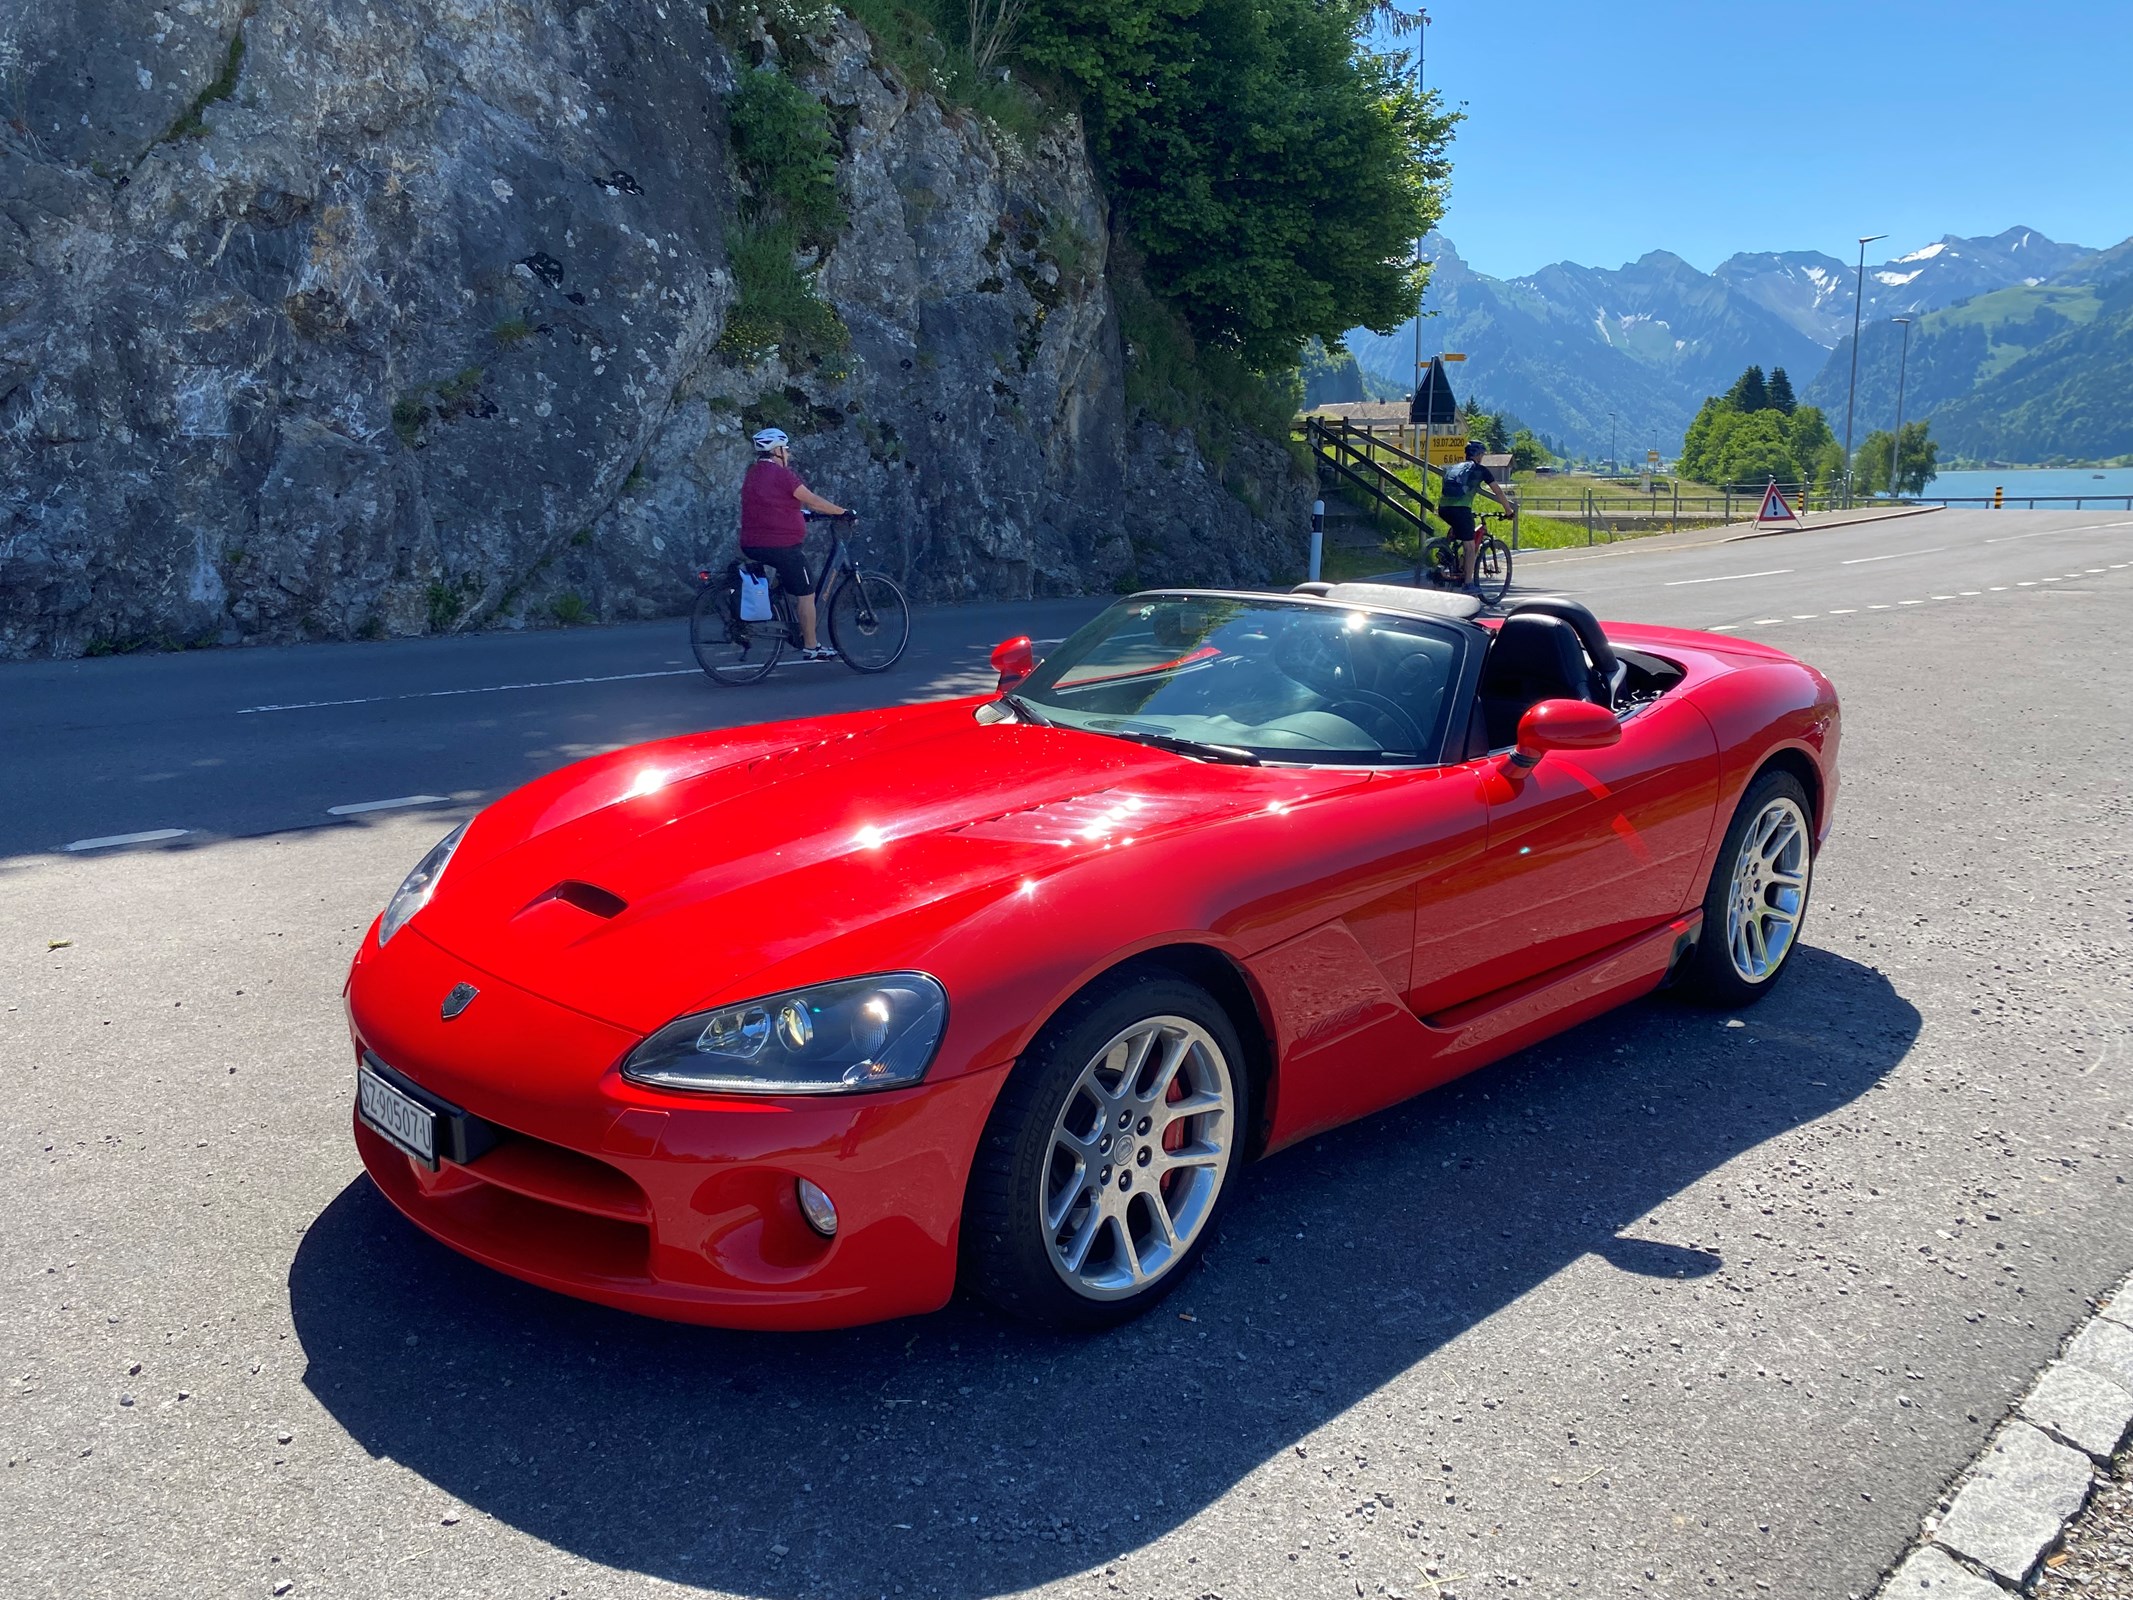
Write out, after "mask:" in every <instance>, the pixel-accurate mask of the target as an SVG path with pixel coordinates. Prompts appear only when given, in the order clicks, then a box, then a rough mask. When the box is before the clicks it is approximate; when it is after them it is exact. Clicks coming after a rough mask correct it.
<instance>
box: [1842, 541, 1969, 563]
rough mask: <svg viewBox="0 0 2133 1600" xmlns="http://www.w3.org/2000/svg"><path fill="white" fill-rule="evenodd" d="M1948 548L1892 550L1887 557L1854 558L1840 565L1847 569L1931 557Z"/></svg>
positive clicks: (1941, 546)
mask: <svg viewBox="0 0 2133 1600" xmlns="http://www.w3.org/2000/svg"><path fill="white" fill-rule="evenodd" d="M1947 548H1948V547H1947V546H1946V545H1944V544H1934V545H1928V546H1926V548H1925V549H1923V550H1891V551H1890V552H1889V553H1888V554H1887V555H1885V556H1853V557H1852V558H1851V560H1849V561H1845V562H1841V563H1839V564H1840V565H1842V566H1847V567H1856V566H1862V565H1864V564H1865V563H1866V562H1869V561H1894V560H1895V559H1896V558H1897V557H1898V556H1930V555H1934V554H1937V553H1938V552H1940V551H1942V550H1945V549H1947Z"/></svg>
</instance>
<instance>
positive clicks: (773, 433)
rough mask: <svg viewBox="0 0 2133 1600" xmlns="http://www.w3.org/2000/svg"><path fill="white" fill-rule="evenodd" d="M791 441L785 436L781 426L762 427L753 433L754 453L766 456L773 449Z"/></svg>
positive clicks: (781, 447)
mask: <svg viewBox="0 0 2133 1600" xmlns="http://www.w3.org/2000/svg"><path fill="white" fill-rule="evenodd" d="M791 443H792V440H791V439H789V438H787V437H786V434H785V430H784V429H783V428H764V429H762V430H760V431H759V432H758V433H757V434H756V435H755V450H756V454H757V455H761V456H767V455H769V454H770V452H771V451H773V450H781V449H783V448H784V447H785V446H787V445H789V444H791Z"/></svg>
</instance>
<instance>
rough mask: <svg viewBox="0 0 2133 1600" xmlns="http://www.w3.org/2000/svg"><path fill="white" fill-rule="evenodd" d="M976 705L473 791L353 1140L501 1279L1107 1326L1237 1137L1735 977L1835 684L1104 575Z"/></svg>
mask: <svg viewBox="0 0 2133 1600" xmlns="http://www.w3.org/2000/svg"><path fill="white" fill-rule="evenodd" d="M994 662H995V664H996V665H997V666H998V667H999V669H1000V671H1001V677H1002V682H1001V687H1000V690H999V692H997V693H994V694H990V695H985V696H981V697H977V698H973V699H964V700H954V701H948V702H945V703H940V704H933V705H924V706H915V707H893V708H889V709H884V710H875V711H864V712H858V713H854V714H851V715H846V716H833V717H823V718H819V719H814V720H808V721H800V722H786V723H779V724H776V725H773V726H767V727H753V728H738V729H732V730H728V731H723V732H716V733H704V734H697V735H692V736H689V737H685V738H679V739H669V740H664V741H661V742H659V743H656V744H648V745H643V746H639V747H637V748H635V749H631V750H624V751H619V752H617V753H615V754H613V755H608V756H602V757H599V758H597V759H594V760H591V761H586V762H581V763H579V764H578V765H576V766H573V767H568V768H565V769H564V770H562V771H559V772H555V773H552V774H551V775H549V776H548V777H545V778H543V779H541V780H540V781H538V782H536V783H533V784H530V785H528V786H527V787H526V788H523V789H521V790H519V791H518V792H517V793H515V794H512V795H509V796H507V797H506V798H504V799H502V800H499V801H498V802H496V803H495V804H494V805H492V806H490V807H489V808H488V809H487V810H485V811H483V812H482V813H481V814H480V815H478V816H477V817H475V818H474V819H473V820H472V821H471V822H469V823H467V824H466V825H465V826H463V827H461V828H459V829H457V830H455V831H454V832H453V833H452V834H451V835H450V836H449V837H447V838H446V839H444V840H443V841H442V842H441V843H439V844H438V845H437V847H436V848H435V849H433V850H432V851H431V852H430V853H429V855H428V856H426V857H425V858H424V859H423V860H422V862H421V864H420V865H418V866H417V867H416V868H415V870H414V872H413V873H411V874H410V875H409V877H408V879H407V881H406V883H405V884H404V885H403V886H402V887H401V889H400V891H399V892H398V893H397V894H396V895H395V896H394V897H393V899H392V901H391V903H390V904H389V905H388V906H387V907H386V909H385V912H384V914H383V915H382V916H381V917H380V918H379V920H378V922H377V924H376V926H375V927H373V928H372V929H371V931H370V932H369V934H368V936H366V937H365V938H364V940H363V942H362V948H361V951H360V953H359V954H358V955H357V957H356V960H355V965H354V968H353V970H352V971H351V972H350V974H349V980H348V990H347V994H348V1014H349V1021H350V1025H351V1029H352V1031H353V1034H354V1042H355V1054H356V1110H355V1137H356V1143H357V1145H358V1147H359V1148H360V1149H361V1152H362V1157H363V1162H364V1164H365V1166H367V1167H368V1168H369V1170H370V1174H371V1176H372V1178H374V1179H375V1180H376V1182H377V1185H378V1187H379V1188H380V1189H382V1190H383V1191H384V1192H385V1194H386V1196H387V1197H388V1198H389V1199H390V1200H391V1201H392V1203H393V1204H394V1205H396V1206H397V1207H399V1209H400V1210H401V1211H403V1212H405V1213H406V1214H407V1216H408V1217H409V1218H411V1219H412V1220H413V1221H414V1222H415V1223H416V1224H417V1225H419V1226H420V1227H422V1228H424V1229H426V1230H427V1231H428V1232H430V1233H431V1234H433V1235H435V1236H436V1237H437V1238H438V1239H441V1240H442V1241H444V1242H445V1243H446V1244H448V1245H450V1246H452V1247H453V1248H454V1249H457V1250H460V1251H463V1252H465V1253H466V1254H468V1255H470V1256H473V1257H475V1258H476V1259H477V1260H480V1261H485V1262H487V1263H489V1264H490V1265H491V1266H494V1267H497V1268H499V1269H501V1270H502V1271H504V1272H508V1273H511V1274H513V1275H514V1276H517V1277H520V1278H524V1279H526V1280H528V1281H530V1282H533V1283H537V1284H542V1285H545V1286H547V1287H549V1288H552V1289H559V1290H561V1291H563V1292H564V1293H566V1294H573V1295H581V1296H583V1297H585V1298H587V1299H590V1300H598V1301H602V1302H605V1303H606V1304H608V1305H612V1306H620V1307H624V1308H627V1309H629V1310H633V1311H642V1312H648V1313H651V1314H653V1315H656V1316H664V1317H676V1318H682V1319H686V1320H690V1321H696V1322H708V1323H721V1324H727V1325H732V1326H739V1327H755V1328H813V1327H828V1326H835V1325H840V1324H848V1323H856V1322H865V1321H869V1320H873V1319H876V1318H882V1317H894V1316H901V1315H904V1314H906V1313H910V1312H920V1311H930V1310H932V1309H934V1308H936V1307H938V1306H940V1305H942V1304H943V1303H944V1302H946V1300H947V1299H948V1298H949V1296H950V1294H951V1293H952V1292H953V1291H954V1289H955V1287H956V1285H957V1283H958V1281H961V1282H963V1283H965V1284H967V1285H968V1286H969V1287H971V1288H973V1289H975V1290H977V1291H978V1292H980V1293H981V1294H983V1295H985V1296H986V1297H987V1298H989V1299H991V1300H993V1301H995V1302H997V1303H998V1304H1000V1305H1001V1306H1004V1307H1006V1308H1008V1309H1009V1310H1011V1311H1015V1312H1018V1313H1021V1314H1023V1315H1025V1316H1029V1317H1032V1318H1036V1319H1039V1320H1042V1321H1046V1322H1051V1323H1055V1324H1066V1325H1080V1326H1092V1325H1101V1324H1105V1323H1110V1322H1115V1321H1118V1320H1121V1319H1123V1318H1126V1317H1129V1316H1132V1315H1134V1314H1135V1313H1137V1312H1140V1311H1142V1310H1144V1309H1146V1308H1147V1307H1148V1306H1149V1305H1150V1304H1151V1303H1152V1302H1153V1301H1155V1300H1156V1299H1158V1298H1160V1297H1161V1296H1162V1295H1164V1294H1165V1293H1167V1292H1168V1291H1169V1290H1171V1289H1172V1288H1174V1287H1175V1286H1176V1285H1177V1283H1178V1281H1179V1279H1180V1278H1182V1277H1183V1276H1184V1275H1185V1273H1186V1271H1187V1270H1188V1269H1189V1268H1190V1266H1191V1265H1192V1262H1193V1260H1194V1258H1195V1257H1196V1255H1197V1254H1198V1253H1199V1251H1200V1250H1201V1249H1202V1248H1203V1247H1204V1246H1205V1245H1206V1243H1207V1241H1208V1239H1209V1238H1210V1237H1211V1234H1212V1230H1213V1225H1214V1221H1215V1219H1216V1217H1217V1216H1218V1215H1219V1214H1220V1212H1221V1208H1222V1205H1223V1203H1224V1201H1225V1200H1227V1199H1228V1198H1229V1196H1230V1194H1231V1193H1232V1191H1233V1190H1234V1189H1235V1188H1236V1187H1237V1181H1238V1168H1239V1165H1240V1164H1241V1163H1242V1162H1243V1161H1245V1160H1247V1159H1249V1158H1252V1157H1256V1156H1260V1155H1264V1154H1267V1153H1269V1152H1272V1151H1275V1150H1279V1149H1280V1148H1282V1147H1283V1146H1284V1145H1288V1144H1293V1143H1295V1142H1296V1141H1297V1140H1299V1139H1303V1138H1306V1137H1308V1136H1309V1135H1311V1134H1314V1133H1317V1132H1319V1131H1321V1130H1323V1129H1326V1128H1331V1127H1333V1126H1335V1125H1337V1124H1339V1123H1343V1122H1346V1121H1348V1120H1350V1119H1351V1118H1355V1117H1361V1116H1365V1115H1367V1114H1369V1113H1370V1112H1372V1111H1375V1110H1377V1109H1379V1108H1380V1107H1382V1106H1387V1105H1390V1104H1392V1103H1393V1102H1395V1101H1397V1100H1402V1099H1404V1098H1406V1097H1407V1096H1409V1095H1412V1094H1415V1093H1417V1092H1418V1091H1420V1090H1423V1089H1427V1088H1430V1087H1432V1086H1434V1085H1436V1084H1440V1083H1443V1082H1444V1081H1446V1080H1447V1079H1449V1078H1453V1077H1456V1076H1458V1075H1459V1074H1461V1073H1464V1072H1469V1071H1472V1070H1473V1069H1474V1068H1475V1067H1478V1066H1481V1065H1482V1064H1483V1063H1485V1062H1488V1061H1493V1060H1495V1059H1497V1058H1498V1057H1500V1056H1503V1055H1506V1054H1508V1053H1509V1052H1511V1051H1513V1050H1517V1049H1519V1048H1520V1047H1521V1046H1524V1045H1528V1044H1531V1043H1533V1042H1534V1041H1535V1040H1538V1039H1541V1038H1544V1037H1546V1036H1547V1035H1549V1034H1552V1033H1555V1032H1557V1031H1558V1030H1560V1029H1563V1028H1567V1027H1570V1026H1571V1025H1572V1024H1574V1023H1577V1022H1580V1021H1583V1020H1584V1019H1586V1018H1588V1017H1591V1016H1594V1015H1596V1014H1597V1013H1599V1012H1601V1011H1604V1010H1606V1009H1608V1008H1609V1007H1611V1006H1617V1005H1620V1004H1622V1003H1623V1002H1624V1001H1626V1000H1630V999H1633V998H1635V997H1636V996H1638V995H1642V994H1645V993H1647V992H1648V991H1650V990H1652V989H1655V988H1657V987H1658V986H1659V985H1661V984H1662V983H1665V982H1666V981H1667V980H1668V979H1669V978H1678V979H1682V980H1685V981H1687V982H1690V983H1693V984H1694V985H1695V986H1696V987H1697V988H1699V989H1700V990H1702V991H1703V992H1704V993H1705V994H1706V995H1708V996H1710V997H1713V998H1714V999H1717V1000H1719V1001H1722V1002H1724V1003H1726V1004H1729V1005H1737V1004H1741V1003H1744V1002H1747V1001H1750V1000H1753V999H1755V998H1756V997H1757V996H1759V995H1761V994H1762V993H1764V992H1765V991H1766V990H1768V989H1769V987H1770V986H1771V985H1772V984H1773V983H1775V982H1776V981H1777V979H1778V977H1779V975H1780V974H1781V973H1783V971H1784V969H1785V965H1786V961H1787V958H1788V957H1789V956H1790V955H1791V954H1792V951H1793V949H1794V946H1795V944H1796V942H1797V939H1798V936H1799V930H1800V921H1801V917H1802V915H1803V914H1804V913H1805V911H1806V907H1807V895H1808V883H1809V876H1810V872H1811V869H1812V866H1813V862H1814V857H1815V852H1816V849H1817V847H1818V845H1819V843H1820V841H1821V840H1822V839H1823V838H1824V837H1826V835H1827V832H1828V829H1829V819H1830V811H1831V807H1832V805H1833V803H1834V801H1835V799H1836V790H1837V773H1836V754H1837V733H1838V713H1837V699H1836V695H1835V693H1834V692H1833V691H1832V689H1831V687H1830V685H1829V683H1828V681H1827V680H1826V679H1824V678H1823V677H1822V676H1821V675H1820V674H1819V673H1817V672H1815V671H1814V670H1813V669H1811V668H1809V667H1806V666H1803V665H1801V664H1800V663H1799V662H1797V661H1795V660H1793V659H1792V658H1790V657H1789V656H1785V655H1782V654H1780V653H1779V652H1778V651H1776V650H1772V649H1768V648H1766V647H1764V646H1762V645H1759V644H1755V643H1752V642H1749V641H1747V640H1742V639H1730V638H1719V637H1715V636H1712V635H1708V634H1698V633H1685V632H1679V631H1675V630H1671V629H1666V628H1648V627H1625V626H1615V625H1610V626H1609V627H1607V628H1606V629H1605V630H1604V631H1603V630H1602V628H1601V627H1600V625H1599V624H1598V623H1596V622H1595V621H1594V620H1593V618H1592V616H1591V614H1590V613H1589V612H1587V611H1586V610H1585V609H1584V608H1583V607H1581V606H1578V605H1575V604H1571V603H1567V602H1563V601H1548V600H1542V601H1528V602H1525V603H1523V604H1520V605H1516V606H1514V607H1513V608H1512V609H1511V610H1510V612H1509V614H1508V615H1506V616H1504V617H1503V618H1502V619H1501V620H1500V621H1499V620H1495V619H1482V618H1481V617H1479V616H1478V615H1477V603H1476V602H1474V601H1472V600H1470V599H1467V598H1465V597H1460V596H1450V595H1436V594H1432V593H1424V592H1418V591H1415V590H1410V589H1400V588H1387V587H1377V586H1371V585H1360V584H1343V585H1339V586H1327V585H1308V586H1306V588H1305V590H1303V591H1299V592H1297V593H1294V594H1288V595H1271V594H1245V593H1211V592H1200V591H1189V592H1188V591H1179V592H1160V593H1148V594H1140V595H1135V596H1133V597H1131V598H1130V599H1126V600H1122V601H1120V602H1119V603H1117V604H1116V605H1113V606H1112V607H1111V608H1110V609H1109V610H1107V611H1105V612H1104V613H1103V614H1102V615H1101V616H1099V617H1097V618H1096V619H1095V620H1094V621H1093V622H1091V623H1089V625H1088V626H1086V627H1085V628H1083V629H1081V630H1080V631H1079V632H1078V633H1076V634H1075V635H1074V636H1073V637H1072V638H1070V639H1068V640H1067V641H1066V642H1065V643H1064V644H1063V645H1061V646H1060V647H1059V648H1058V649H1057V650H1055V651H1054V652H1053V653H1052V654H1051V655H1050V656H1049V657H1048V658H1047V659H1045V660H1044V661H1043V662H1042V663H1041V664H1038V663H1036V662H1035V661H1033V659H1032V657H1031V651H1030V647H1029V641H1028V640H1026V639H1025V640H1015V641H1010V642H1009V643H1008V644H1006V645H1003V646H1001V648H1000V650H999V651H997V652H995V655H994Z"/></svg>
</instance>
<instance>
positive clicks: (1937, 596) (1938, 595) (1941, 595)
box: [1933, 594, 1955, 600]
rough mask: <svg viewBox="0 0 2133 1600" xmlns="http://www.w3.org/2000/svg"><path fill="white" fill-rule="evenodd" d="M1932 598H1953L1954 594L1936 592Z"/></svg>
mask: <svg viewBox="0 0 2133 1600" xmlns="http://www.w3.org/2000/svg"><path fill="white" fill-rule="evenodd" d="M1933 598H1934V599H1936V600H1953V599H1954V598H1955V596H1954V595H1952V594H1937V595H1935V596H1934V597H1933Z"/></svg>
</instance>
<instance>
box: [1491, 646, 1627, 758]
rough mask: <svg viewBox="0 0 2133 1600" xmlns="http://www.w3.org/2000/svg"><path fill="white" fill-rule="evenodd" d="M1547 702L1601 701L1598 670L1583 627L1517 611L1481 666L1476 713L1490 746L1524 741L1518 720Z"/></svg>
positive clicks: (1505, 746)
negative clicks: (1590, 658)
mask: <svg viewBox="0 0 2133 1600" xmlns="http://www.w3.org/2000/svg"><path fill="white" fill-rule="evenodd" d="M1543 700H1588V701H1594V702H1595V703H1597V696H1596V695H1595V693H1594V690H1593V671H1592V667H1591V665H1590V664H1589V663H1588V662H1587V661H1586V659H1585V650H1584V647H1583V646H1582V645H1581V644H1579V643H1578V635H1577V629H1575V628H1573V627H1572V626H1571V625H1570V624H1569V623H1567V622H1565V621H1563V619H1562V618H1560V617H1552V616H1549V615H1547V614H1546V613H1545V612H1538V611H1521V612H1514V613H1513V614H1512V615H1510V616H1508V617H1505V618H1504V619H1503V625H1502V626H1501V627H1499V628H1498V629H1497V630H1496V637H1495V639H1494V640H1492V641H1491V642H1490V644H1489V653H1488V655H1487V656H1486V657H1485V658H1484V659H1483V661H1482V663H1481V688H1480V692H1479V693H1478V694H1477V695H1476V697H1475V710H1476V712H1477V714H1478V717H1479V720H1480V721H1481V723H1482V724H1483V726H1484V728H1485V729H1486V731H1487V736H1488V745H1487V748H1488V749H1490V750H1502V749H1505V748H1507V747H1508V746H1511V745H1514V744H1516V743H1518V719H1519V718H1520V717H1523V716H1524V715H1525V714H1526V713H1527V712H1528V711H1529V710H1531V709H1532V708H1533V707H1534V706H1536V705H1538V704H1539V703H1540V702H1541V701H1543Z"/></svg>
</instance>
